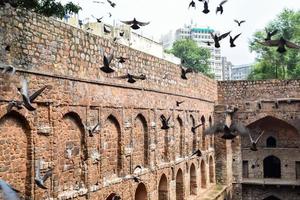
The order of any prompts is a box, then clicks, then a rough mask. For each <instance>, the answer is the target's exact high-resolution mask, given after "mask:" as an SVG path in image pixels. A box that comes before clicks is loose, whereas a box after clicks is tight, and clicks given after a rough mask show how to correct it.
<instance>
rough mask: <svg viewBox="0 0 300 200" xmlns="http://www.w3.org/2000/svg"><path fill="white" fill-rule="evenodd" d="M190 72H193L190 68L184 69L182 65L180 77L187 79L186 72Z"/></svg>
mask: <svg viewBox="0 0 300 200" xmlns="http://www.w3.org/2000/svg"><path fill="white" fill-rule="evenodd" d="M192 72H193V69H192V68H187V69H184V68H183V67H181V78H182V79H184V80H187V77H186V74H188V73H192Z"/></svg>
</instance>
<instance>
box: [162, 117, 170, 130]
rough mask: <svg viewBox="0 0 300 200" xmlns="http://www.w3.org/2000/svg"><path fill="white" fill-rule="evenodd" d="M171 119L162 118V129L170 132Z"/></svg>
mask: <svg viewBox="0 0 300 200" xmlns="http://www.w3.org/2000/svg"><path fill="white" fill-rule="evenodd" d="M170 119H171V116H169V117H168V119H167V118H166V117H165V116H163V115H162V116H160V120H161V123H162V127H161V129H163V130H168V129H169V128H170V126H169V121H170Z"/></svg>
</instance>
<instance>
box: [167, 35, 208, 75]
mask: <svg viewBox="0 0 300 200" xmlns="http://www.w3.org/2000/svg"><path fill="white" fill-rule="evenodd" d="M168 52H169V53H172V54H174V55H175V56H177V57H178V58H180V59H181V60H182V65H183V66H185V67H190V68H192V69H194V70H196V71H198V72H202V73H203V74H205V75H207V76H209V77H212V76H213V75H212V74H211V73H210V69H209V58H210V51H209V50H208V49H205V48H202V47H198V45H197V43H196V42H195V41H194V40H191V39H182V40H177V41H176V42H174V44H173V46H172V49H171V50H169V51H168Z"/></svg>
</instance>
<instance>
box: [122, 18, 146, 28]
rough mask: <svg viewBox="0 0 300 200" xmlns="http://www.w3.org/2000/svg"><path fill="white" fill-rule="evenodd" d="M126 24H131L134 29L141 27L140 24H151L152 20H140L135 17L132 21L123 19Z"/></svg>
mask: <svg viewBox="0 0 300 200" xmlns="http://www.w3.org/2000/svg"><path fill="white" fill-rule="evenodd" d="M121 22H122V23H124V24H127V25H130V27H131V28H132V29H134V30H137V29H139V28H140V26H146V25H148V24H150V22H139V21H137V20H136V19H135V18H133V20H132V21H121Z"/></svg>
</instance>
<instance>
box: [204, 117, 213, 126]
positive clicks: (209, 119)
mask: <svg viewBox="0 0 300 200" xmlns="http://www.w3.org/2000/svg"><path fill="white" fill-rule="evenodd" d="M204 121H205V120H204ZM208 123H209V127H211V126H212V118H211V116H209V118H208Z"/></svg>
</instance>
